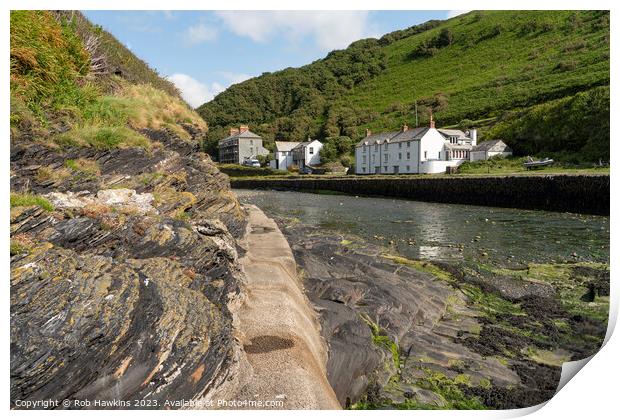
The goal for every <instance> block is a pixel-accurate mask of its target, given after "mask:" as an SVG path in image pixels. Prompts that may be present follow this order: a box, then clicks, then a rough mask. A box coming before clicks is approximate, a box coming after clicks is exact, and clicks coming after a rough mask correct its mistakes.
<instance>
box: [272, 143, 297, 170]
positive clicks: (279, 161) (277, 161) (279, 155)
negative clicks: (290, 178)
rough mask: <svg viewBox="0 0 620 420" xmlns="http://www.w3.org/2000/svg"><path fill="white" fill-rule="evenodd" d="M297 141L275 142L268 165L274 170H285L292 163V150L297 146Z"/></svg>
mask: <svg viewBox="0 0 620 420" xmlns="http://www.w3.org/2000/svg"><path fill="white" fill-rule="evenodd" d="M299 143H300V142H298V141H277V142H276V148H275V150H274V153H273V160H272V161H271V162H270V165H271V167H272V168H274V169H283V170H286V169H287V168H288V167H289V166H291V165H292V164H293V163H294V162H293V149H294V148H295V147H296V146H298V145H299Z"/></svg>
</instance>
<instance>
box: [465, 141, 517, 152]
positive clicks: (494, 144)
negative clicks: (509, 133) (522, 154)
mask: <svg viewBox="0 0 620 420" xmlns="http://www.w3.org/2000/svg"><path fill="white" fill-rule="evenodd" d="M491 149H494V150H493V151H502V152H512V149H511V148H510V147H509V146H508V145H507V144H506V143H504V142H503V141H502V140H487V141H483V142H482V143H479V144H478V145H476V146H474V147H473V149H471V151H472V152H489V151H491Z"/></svg>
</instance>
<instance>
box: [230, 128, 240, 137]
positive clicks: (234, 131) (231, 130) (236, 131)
mask: <svg viewBox="0 0 620 420" xmlns="http://www.w3.org/2000/svg"><path fill="white" fill-rule="evenodd" d="M235 134H239V130H238V129H237V128H232V127H231V128H230V135H231V136H234V135H235Z"/></svg>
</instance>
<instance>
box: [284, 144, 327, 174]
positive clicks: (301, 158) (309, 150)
mask: <svg viewBox="0 0 620 420" xmlns="http://www.w3.org/2000/svg"><path fill="white" fill-rule="evenodd" d="M322 147H323V143H321V142H320V141H318V140H312V139H310V138H309V139H308V141H304V142H302V143H299V144H298V145H297V146H295V147H294V148H293V149H292V151H293V163H294V164H295V165H297V166H299V169H300V170H304V169H305V167H306V166H308V165H310V166H314V165H318V164H320V163H321V156H320V153H319V152H320V150H321V148H322Z"/></svg>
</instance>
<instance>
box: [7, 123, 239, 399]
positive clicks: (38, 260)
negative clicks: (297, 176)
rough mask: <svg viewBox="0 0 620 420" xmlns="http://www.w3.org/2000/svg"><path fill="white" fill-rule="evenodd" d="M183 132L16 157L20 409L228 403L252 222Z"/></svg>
mask: <svg viewBox="0 0 620 420" xmlns="http://www.w3.org/2000/svg"><path fill="white" fill-rule="evenodd" d="M186 130H187V131H188V133H189V134H190V135H191V136H192V140H191V141H188V140H182V139H180V138H179V137H178V136H176V135H175V134H174V133H172V132H170V131H168V130H145V132H144V134H145V135H147V136H148V137H149V138H150V139H151V140H152V141H153V142H156V145H157V146H156V147H154V148H153V149H151V150H145V149H138V148H119V149H112V150H96V149H93V148H70V149H68V150H67V149H59V148H58V147H52V146H50V145H45V144H43V143H40V142H35V141H30V140H29V139H28V138H27V137H22V138H20V139H19V141H14V142H13V143H12V145H11V191H12V196H11V401H12V406H13V407H15V404H16V401H40V400H46V399H57V400H61V401H62V400H71V401H73V400H82V401H84V400H85V401H95V400H98V401H120V400H122V401H133V400H141V401H142V400H143V401H147V402H148V404H147V405H144V406H143V407H139V408H163V402H164V401H179V400H189V401H201V400H206V399H210V398H218V397H222V398H230V397H231V395H232V394H231V392H232V391H231V390H232V389H234V388H235V386H236V385H235V384H236V383H237V382H238V380H239V376H240V374H241V373H240V372H239V369H238V365H239V362H240V359H241V358H242V356H243V355H242V351H241V346H240V345H239V343H238V342H237V341H236V339H235V337H234V334H233V330H234V325H233V314H232V313H231V309H233V308H234V307H235V306H236V305H238V301H239V300H240V299H241V297H242V296H241V280H242V277H243V273H242V272H241V270H240V266H239V263H238V258H237V245H236V239H235V236H237V237H238V236H240V235H241V234H242V233H243V231H244V229H245V221H246V216H245V213H244V212H243V210H242V208H241V206H240V205H239V203H238V201H237V199H236V197H235V195H234V194H233V193H232V192H231V191H230V190H229V183H228V178H227V177H226V176H225V175H223V174H220V173H219V171H218V170H217V168H216V167H215V165H213V163H212V162H211V160H210V159H209V157H208V156H206V155H205V154H204V153H201V152H200V151H199V141H200V139H201V138H202V135H203V133H201V132H200V131H199V130H197V129H196V128H195V127H191V126H187V127H186ZM22 406H23V405H22Z"/></svg>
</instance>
